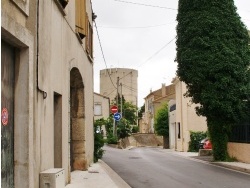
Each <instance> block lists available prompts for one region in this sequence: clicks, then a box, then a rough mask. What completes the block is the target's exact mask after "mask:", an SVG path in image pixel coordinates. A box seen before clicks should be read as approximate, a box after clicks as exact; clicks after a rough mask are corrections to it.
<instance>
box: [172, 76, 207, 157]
mask: <svg viewBox="0 0 250 188" xmlns="http://www.w3.org/2000/svg"><path fill="white" fill-rule="evenodd" d="M173 84H174V85H175V94H176V97H175V101H170V103H169V108H171V107H172V108H173V107H174V106H173V105H175V107H174V108H173V110H170V113H169V122H170V123H169V133H170V135H169V141H170V148H175V150H177V151H185V152H186V151H188V147H189V141H190V131H195V132H196V131H204V132H205V131H207V123H206V118H205V117H201V116H198V115H197V114H196V112H195V107H196V105H195V104H193V103H191V102H190V98H186V97H184V94H185V93H186V91H187V89H186V85H185V83H184V82H181V81H180V80H179V79H178V78H175V79H174V80H173Z"/></svg>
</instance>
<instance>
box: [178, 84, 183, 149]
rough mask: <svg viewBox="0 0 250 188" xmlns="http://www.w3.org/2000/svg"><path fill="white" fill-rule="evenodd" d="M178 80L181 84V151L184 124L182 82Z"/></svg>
mask: <svg viewBox="0 0 250 188" xmlns="http://www.w3.org/2000/svg"><path fill="white" fill-rule="evenodd" d="M179 82H180V85H181V145H182V151H184V137H183V135H184V134H183V130H184V129H183V127H184V126H183V125H184V121H183V91H182V84H183V83H182V82H181V81H179Z"/></svg>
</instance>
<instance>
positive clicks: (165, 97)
mask: <svg viewBox="0 0 250 188" xmlns="http://www.w3.org/2000/svg"><path fill="white" fill-rule="evenodd" d="M144 99H145V113H144V115H143V118H142V120H141V121H140V124H139V129H140V132H141V133H154V123H155V122H154V121H155V117H156V114H157V111H158V110H159V109H160V108H161V107H162V105H163V104H164V103H168V102H169V101H170V100H171V99H175V88H174V85H173V84H171V85H169V86H166V85H165V84H162V87H161V89H158V90H155V91H150V93H149V94H148V95H147V96H146V97H145V98H144Z"/></svg>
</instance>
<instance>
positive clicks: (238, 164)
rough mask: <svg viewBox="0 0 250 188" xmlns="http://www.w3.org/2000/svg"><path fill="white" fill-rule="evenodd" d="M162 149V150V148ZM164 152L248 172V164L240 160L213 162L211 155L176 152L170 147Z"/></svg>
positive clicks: (249, 166) (249, 170) (249, 169)
mask: <svg viewBox="0 0 250 188" xmlns="http://www.w3.org/2000/svg"><path fill="white" fill-rule="evenodd" d="M163 151H164V150H163ZM165 152H171V153H173V154H175V155H179V156H183V157H188V158H190V159H193V160H197V161H200V162H203V163H209V164H211V165H217V166H221V167H224V168H229V169H232V170H236V171H240V172H244V173H248V174H250V164H247V163H242V162H213V161H212V160H213V159H212V156H198V152H178V151H174V150H171V149H166V150H165Z"/></svg>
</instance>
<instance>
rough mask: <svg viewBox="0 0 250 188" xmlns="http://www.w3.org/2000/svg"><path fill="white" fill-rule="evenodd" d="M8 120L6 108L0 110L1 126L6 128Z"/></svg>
mask: <svg viewBox="0 0 250 188" xmlns="http://www.w3.org/2000/svg"><path fill="white" fill-rule="evenodd" d="M8 118H9V113H8V110H7V108H3V109H2V114H1V119H2V124H3V126H6V125H7V124H8V121H9V119H8Z"/></svg>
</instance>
